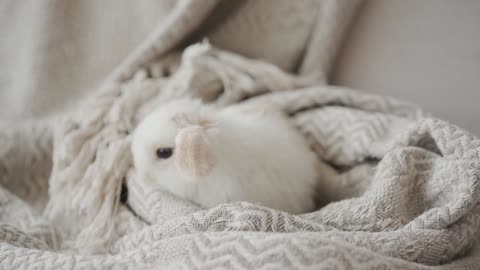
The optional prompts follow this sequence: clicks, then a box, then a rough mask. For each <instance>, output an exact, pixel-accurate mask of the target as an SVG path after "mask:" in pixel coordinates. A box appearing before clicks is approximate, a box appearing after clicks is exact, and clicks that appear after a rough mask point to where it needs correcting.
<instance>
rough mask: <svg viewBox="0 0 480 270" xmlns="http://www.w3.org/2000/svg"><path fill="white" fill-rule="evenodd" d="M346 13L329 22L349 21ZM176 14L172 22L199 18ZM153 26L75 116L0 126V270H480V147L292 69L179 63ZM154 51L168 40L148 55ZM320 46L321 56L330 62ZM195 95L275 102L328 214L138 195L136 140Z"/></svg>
mask: <svg viewBox="0 0 480 270" xmlns="http://www.w3.org/2000/svg"><path fill="white" fill-rule="evenodd" d="M184 2H185V3H186V4H185V3H183V4H185V6H181V7H180V8H181V10H183V11H182V12H179V13H178V14H183V12H187V11H188V12H194V11H192V10H191V9H190V8H194V6H195V5H196V4H194V3H193V2H196V1H192V3H187V2H188V1H184ZM347 2H348V1H347ZM347 2H342V1H338V2H332V1H325V3H328V5H330V8H329V9H327V10H337V9H340V10H342V9H345V10H347V9H350V8H351V7H350V6H348V5H347V4H345V3H347ZM348 3H350V2H348ZM183 4H182V5H183ZM332 7H336V8H332ZM206 10H207V9H201V10H200V11H199V12H202V13H205V12H206ZM325 12H326V11H325ZM331 12H332V11H330V12H326V14H331ZM347 13H348V12H340V13H338V15H337V16H332V17H331V18H330V19H329V20H327V21H330V20H331V21H338V22H337V23H333V22H331V24H330V25H333V26H332V27H340V26H339V25H344V23H345V20H347V19H346V18H345V17H343V16H341V15H340V14H347ZM178 14H176V13H175V14H174V16H179V15H178ZM322 14H323V13H322ZM324 15H325V14H324ZM324 15H322V16H324ZM182 16H184V17H182V18H188V19H185V20H184V19H178V18H177V19H178V21H176V20H173V19H172V21H176V22H179V21H182V22H185V23H186V24H188V23H189V22H188V21H189V20H193V21H194V22H193V23H197V22H198V20H197V19H195V20H194V17H190V16H185V14H183V15H182ZM325 16H326V15H325ZM339 22H342V23H339ZM173 26H175V25H173ZM169 27H171V25H170V26H169ZM182 27H184V26H182ZM317 28H318V29H321V28H322V27H320V26H319V25H317V26H315V29H317ZM322 31H323V32H324V33H332V34H329V35H328V36H329V37H330V36H331V35H335V34H333V33H336V32H335V31H332V30H331V29H330V30H329V31H326V30H322ZM160 32H161V31H159V32H155V34H154V36H155V38H150V39H148V41H147V43H148V42H149V43H148V44H149V46H148V44H142V46H141V47H139V49H138V50H137V51H135V52H134V53H132V55H133V56H131V57H130V58H128V59H127V60H126V61H125V63H124V64H123V65H121V66H119V67H118V69H117V70H116V71H114V72H113V73H112V76H111V77H110V78H111V79H110V80H108V81H107V82H106V83H105V84H104V85H103V87H102V88H101V89H99V90H98V91H96V92H95V93H94V94H93V95H92V96H90V97H89V98H88V99H86V100H84V101H83V102H81V103H80V105H79V106H78V107H77V108H76V110H75V111H74V112H73V113H70V114H67V115H64V116H62V117H59V118H57V119H53V120H52V121H46V122H36V123H25V124H24V125H22V126H19V127H18V128H15V129H9V130H2V131H1V133H0V184H1V188H0V211H1V212H0V221H1V224H0V265H1V268H3V269H155V268H158V269H215V268H224V269H225V268H226V269H432V268H433V267H435V268H436V269H478V267H479V265H478V262H477V261H476V260H475V258H473V257H471V256H469V252H470V251H471V250H472V247H473V246H474V244H475V238H476V237H477V235H478V228H479V225H480V207H479V199H480V192H479V189H480V180H479V174H480V139H479V138H476V137H475V136H473V135H471V134H469V133H468V132H466V131H464V130H461V129H459V128H457V127H455V126H453V125H451V124H449V123H446V122H444V121H441V120H437V119H433V118H431V117H429V116H428V115H427V114H425V113H423V112H422V111H421V110H420V109H418V108H416V107H415V106H413V105H410V104H407V103H403V102H400V101H396V100H394V99H390V98H386V97H381V96H376V95H370V94H365V93H363V92H361V91H355V90H351V89H346V88H340V87H334V86H328V85H326V84H325V81H324V80H323V78H321V77H319V76H310V75H309V74H310V72H305V73H304V75H292V74H287V73H285V72H284V71H282V70H281V69H280V68H278V67H276V66H275V65H273V64H270V63H267V62H262V61H259V60H252V59H248V58H245V57H243V56H240V55H237V54H234V53H231V52H228V51H224V50H221V49H218V48H216V47H213V46H211V45H210V44H209V43H208V42H203V43H200V44H195V45H192V46H190V47H188V48H187V49H186V50H184V51H183V53H182V54H181V56H180V55H179V54H178V53H176V52H171V51H169V47H170V45H168V44H171V43H169V42H172V43H173V41H165V40H164V39H168V38H172V37H171V36H162V34H158V33H160ZM340 32H343V31H339V32H338V33H340ZM157 35H158V36H157ZM165 35H167V34H165ZM332 38H333V39H332V40H340V38H339V37H332ZM174 39H175V38H174ZM158 42H161V44H167V45H168V46H167V45H161V46H160V45H159V46H158V47H157V48H156V49H155V48H153V47H152V46H154V45H155V44H157V43H158ZM311 42H314V43H316V44H317V45H315V46H316V47H317V49H318V52H317V53H318V55H322V52H328V53H329V54H333V53H334V52H333V49H332V48H333V47H334V46H333V47H332V45H331V44H327V45H325V47H322V45H321V41H320V40H318V39H316V38H312V40H311ZM326 43H328V42H326ZM312 46H313V45H312ZM153 55H163V56H164V57H162V58H161V59H160V60H157V61H155V60H154V58H152V57H153ZM309 55H317V54H313V53H311V54H310V53H306V54H305V56H307V57H314V56H309ZM137 56H138V57H137ZM329 58H331V57H326V56H322V57H321V59H327V60H322V61H321V62H323V63H328V62H329V61H330V60H328V59H329ZM303 63H305V65H302V66H301V67H300V69H304V70H306V71H308V70H313V69H312V65H311V64H309V62H308V61H307V62H303ZM328 65H329V64H325V65H320V67H321V68H320V70H322V71H323V74H327V73H328V72H326V71H327V66H328ZM167 71H168V72H167ZM168 73H172V76H165V75H166V74H168ZM188 95H189V96H196V97H199V98H202V99H203V100H205V101H206V102H212V103H214V104H216V105H218V106H228V105H229V104H233V103H238V102H260V103H261V102H264V99H268V100H269V101H271V102H273V103H275V104H276V105H278V106H279V107H280V108H282V109H283V110H284V111H285V112H286V113H287V114H288V115H289V116H290V120H291V121H292V122H293V123H294V124H295V126H296V127H297V128H298V131H299V132H301V133H302V134H303V135H304V136H305V137H306V138H307V140H308V141H309V143H310V145H311V147H312V149H313V150H314V152H315V153H316V154H317V155H318V158H319V162H318V167H319V172H321V178H320V179H319V189H318V192H319V198H318V201H319V209H318V210H317V211H315V212H312V213H308V214H303V215H297V216H295V215H290V214H287V213H284V212H280V211H276V210H272V209H268V208H265V207H260V206H256V205H254V204H250V203H245V202H237V203H230V204H224V205H220V206H218V207H215V208H211V209H202V208H200V207H199V206H197V205H195V204H193V203H191V202H188V201H186V200H183V199H181V198H177V197H175V196H173V195H171V194H168V193H166V192H162V191H146V190H143V189H142V187H141V186H140V185H138V183H137V180H138V179H137V178H136V174H135V169H134V168H133V167H132V160H131V159H132V157H131V153H130V150H129V149H130V140H131V134H132V132H133V130H134V129H135V127H136V125H137V124H138V123H139V121H140V120H141V119H142V118H143V117H144V116H145V115H146V114H148V112H149V111H151V110H152V108H154V107H156V106H162V103H163V102H165V101H166V100H170V99H173V98H176V97H179V96H188ZM292 181H295V179H292ZM122 186H123V187H124V189H125V190H128V199H127V200H126V203H125V200H121V197H125V195H122ZM47 187H48V193H47ZM121 201H122V202H121Z"/></svg>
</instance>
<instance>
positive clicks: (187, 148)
mask: <svg viewBox="0 0 480 270" xmlns="http://www.w3.org/2000/svg"><path fill="white" fill-rule="evenodd" d="M175 145H176V147H175V164H176V166H177V168H178V169H179V170H180V172H181V173H182V174H183V175H184V176H186V177H188V178H190V179H199V178H201V177H204V176H207V175H208V174H209V173H210V172H211V170H212V169H213V168H214V167H215V164H216V163H217V158H216V156H215V152H214V151H213V148H212V145H211V144H210V142H209V139H208V135H207V133H206V130H205V129H204V128H202V127H199V126H194V127H188V128H184V129H182V130H180V132H179V133H178V135H177V137H176V138H175Z"/></svg>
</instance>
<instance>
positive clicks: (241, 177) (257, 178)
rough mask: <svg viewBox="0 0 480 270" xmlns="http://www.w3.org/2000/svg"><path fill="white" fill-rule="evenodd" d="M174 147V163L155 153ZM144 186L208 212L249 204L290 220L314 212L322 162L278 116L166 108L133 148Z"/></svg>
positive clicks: (141, 130) (193, 105)
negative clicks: (221, 206) (278, 212)
mask: <svg viewBox="0 0 480 270" xmlns="http://www.w3.org/2000/svg"><path fill="white" fill-rule="evenodd" d="M169 147H171V148H173V153H172V156H171V157H169V158H158V156H157V155H156V149H159V148H169ZM132 150H133V154H134V160H135V166H136V169H137V171H138V172H139V176H140V177H142V178H145V181H144V182H145V184H147V186H149V187H152V188H163V189H165V190H168V191H170V192H171V193H173V194H176V195H178V196H180V197H183V198H186V199H189V200H192V201H194V202H196V203H198V204H200V205H202V206H205V207H213V206H216V205H219V204H222V203H227V202H234V201H248V202H252V203H257V204H260V205H263V206H267V207H271V208H274V209H279V210H283V211H286V212H289V213H294V214H298V213H304V212H308V211H311V210H313V208H314V190H315V183H316V180H317V173H316V169H315V163H316V157H315V155H314V154H313V153H312V152H311V151H310V149H309V148H308V146H307V145H306V143H305V141H304V138H303V137H302V136H301V135H300V134H299V133H298V131H296V130H295V129H294V128H293V127H291V126H290V124H289V123H288V121H287V120H286V119H285V117H284V116H283V115H282V114H281V113H279V112H277V111H274V110H266V111H265V110H262V109H260V110H258V111H256V110H255V108H253V109H252V108H249V107H245V106H242V105H234V106H231V107H228V108H225V109H216V108H213V107H210V106H207V105H204V104H202V103H201V102H199V101H195V100H189V99H186V100H180V101H174V102H171V103H169V104H165V105H163V106H162V107H160V108H159V109H157V110H156V111H154V112H153V113H151V114H150V115H149V116H147V118H146V119H145V120H144V121H143V122H142V123H141V124H140V125H139V127H138V128H137V130H136V132H135V135H134V140H133V146H132Z"/></svg>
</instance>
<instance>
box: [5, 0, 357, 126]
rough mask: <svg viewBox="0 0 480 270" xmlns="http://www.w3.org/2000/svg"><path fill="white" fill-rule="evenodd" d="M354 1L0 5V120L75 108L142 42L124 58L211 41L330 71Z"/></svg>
mask: <svg viewBox="0 0 480 270" xmlns="http://www.w3.org/2000/svg"><path fill="white" fill-rule="evenodd" d="M359 2H360V0H320V1H319V0H302V1H291V0H238V1H218V0H201V1H192V0H142V1H130V0H102V1H97V0H82V1H64V0H35V1H17V0H1V1H0V33H2V34H1V35H0V41H1V42H0V123H1V122H7V123H15V122H16V121H19V120H23V119H25V118H32V117H38V116H45V115H51V114H54V113H57V112H58V111H64V110H65V109H68V108H70V107H71V106H72V105H73V104H78V103H79V101H80V100H81V97H84V96H85V95H86V94H87V93H91V92H93V91H94V90H95V89H96V86H97V85H98V84H99V83H100V82H101V81H103V79H104V78H105V77H106V76H107V75H108V74H109V73H110V72H111V71H112V69H115V68H117V67H119V66H121V65H119V64H121V62H122V60H124V58H125V57H127V56H128V55H129V54H130V52H131V51H132V50H134V49H135V48H136V47H137V45H139V44H141V45H140V46H139V47H138V48H137V50H136V52H138V54H132V55H131V57H130V58H129V61H135V62H137V61H136V60H139V61H138V62H137V63H140V62H142V61H140V58H141V57H140V56H142V55H145V56H146V55H147V54H148V55H149V56H148V57H151V56H161V54H163V53H165V50H170V49H172V48H174V47H183V46H185V45H186V44H188V43H191V42H192V41H193V40H201V39H203V38H204V37H208V38H209V40H210V42H211V43H212V44H214V45H215V46H217V47H220V48H222V49H225V50H229V51H233V52H237V53H240V54H242V55H246V56H248V57H252V58H261V59H264V60H266V61H268V62H271V63H274V64H275V65H278V66H279V67H281V68H283V69H285V70H288V71H294V70H299V71H301V72H312V71H315V72H318V73H319V67H322V68H327V70H328V67H330V66H331V63H332V60H333V58H334V57H335V51H336V50H337V48H338V44H339V41H340V38H341V37H342V36H343V35H342V33H343V30H344V29H346V27H345V26H347V25H348V22H349V21H350V20H349V18H351V16H350V15H351V14H352V13H353V12H354V11H355V10H356V6H358V3H359ZM158 37H160V38H158ZM144 40H145V41H144ZM142 41H144V42H143V43H142ZM152 42H155V43H156V45H155V46H154V48H153V49H152V50H151V53H147V54H145V50H146V48H152ZM148 57H147V58H148ZM135 59H136V60H135ZM142 59H143V58H142Z"/></svg>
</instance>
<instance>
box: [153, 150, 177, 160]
mask: <svg viewBox="0 0 480 270" xmlns="http://www.w3.org/2000/svg"><path fill="white" fill-rule="evenodd" d="M155 154H156V155H157V157H158V158H160V159H167V158H169V157H170V156H172V154H173V148H171V147H167V148H158V149H157V151H156V152H155Z"/></svg>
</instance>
